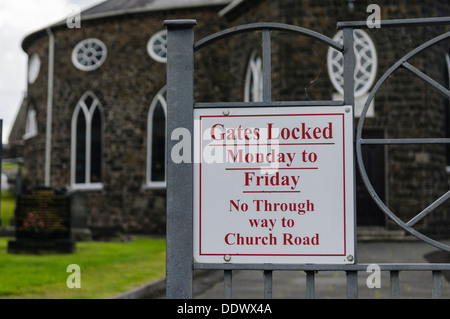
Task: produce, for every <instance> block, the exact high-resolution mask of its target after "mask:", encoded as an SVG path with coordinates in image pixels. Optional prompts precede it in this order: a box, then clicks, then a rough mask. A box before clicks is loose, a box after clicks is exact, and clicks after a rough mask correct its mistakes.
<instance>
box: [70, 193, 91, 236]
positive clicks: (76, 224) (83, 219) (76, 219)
mask: <svg viewBox="0 0 450 319" xmlns="http://www.w3.org/2000/svg"><path fill="white" fill-rule="evenodd" d="M70 215H71V217H70V226H71V233H72V238H73V239H74V240H76V241H86V240H92V232H91V230H90V229H89V228H88V216H89V198H88V196H87V195H86V193H85V192H78V191H77V192H73V193H71V194H70Z"/></svg>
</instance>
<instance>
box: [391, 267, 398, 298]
mask: <svg viewBox="0 0 450 319" xmlns="http://www.w3.org/2000/svg"><path fill="white" fill-rule="evenodd" d="M390 280H391V298H392V299H398V298H399V286H400V277H399V271H398V270H391V271H390Z"/></svg>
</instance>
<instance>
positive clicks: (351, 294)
mask: <svg viewBox="0 0 450 319" xmlns="http://www.w3.org/2000/svg"><path fill="white" fill-rule="evenodd" d="M346 273H347V299H357V298H358V271H347V272H346Z"/></svg>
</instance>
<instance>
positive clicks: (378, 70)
mask: <svg viewBox="0 0 450 319" xmlns="http://www.w3.org/2000/svg"><path fill="white" fill-rule="evenodd" d="M372 2H373V1H354V0H345V1H335V0H315V1H312V0H251V1H249V0H234V1H231V0H134V1H125V0H108V1H105V2H103V3H101V4H99V5H97V6H94V7H92V8H89V9H87V10H85V11H83V12H81V20H80V22H81V27H80V28H77V27H69V26H68V24H67V23H66V21H61V22H60V23H56V24H54V25H51V26H49V27H47V28H44V29H42V30H38V31H36V32H34V33H32V34H29V35H28V36H27V37H26V38H25V39H24V40H23V43H22V47H23V50H24V51H25V52H26V53H27V54H28V57H29V65H28V66H29V68H28V91H27V97H26V100H25V101H24V103H23V105H22V110H21V113H20V114H24V115H23V116H22V117H21V118H20V119H19V117H18V119H17V121H16V131H17V127H22V138H21V143H22V147H23V156H24V170H23V172H24V175H23V186H24V188H34V187H37V186H42V185H45V186H49V187H54V188H57V189H65V190H66V191H68V192H69V193H71V194H73V195H74V197H76V198H78V200H79V201H80V203H81V205H82V207H83V209H84V210H85V213H86V214H85V216H86V223H87V225H88V227H90V228H91V229H92V230H95V229H101V228H117V229H121V230H122V231H123V232H128V233H145V234H164V233H165V204H166V202H165V198H166V197H165V187H166V182H165V166H166V165H165V162H166V156H165V151H166V150H165V137H166V131H165V127H166V123H165V118H166V109H167V104H166V98H165V83H166V53H167V52H166V51H167V48H166V30H165V28H164V27H163V21H164V20H168V19H184V18H186V19H196V20H197V22H198V24H197V26H196V27H195V36H196V40H199V39H201V38H203V37H205V36H207V35H210V34H212V33H214V32H217V31H219V30H223V29H226V28H229V27H232V26H236V25H240V24H246V23H252V22H267V21H269V22H280V23H286V24H292V25H296V26H301V27H304V28H308V29H311V30H314V31H317V32H319V33H322V34H324V35H326V36H328V37H330V38H334V39H336V40H339V39H340V38H341V37H342V33H341V32H339V31H338V30H337V28H336V25H337V22H339V21H355V20H361V21H365V20H366V19H367V17H368V15H369V13H367V11H366V9H367V6H368V5H369V4H371V3H372ZM377 4H378V5H379V6H380V8H381V18H382V19H401V18H418V17H435V16H450V3H448V2H447V1H438V0H426V1H418V0H413V1H393V0H382V1H377ZM449 27H450V26H447V27H443V26H434V27H414V28H409V29H405V28H392V29H386V30H384V29H382V28H381V29H367V30H358V31H357V32H355V39H356V44H355V51H356V55H357V70H356V71H357V72H356V73H355V79H356V87H355V97H356V104H357V113H358V110H360V108H361V106H362V105H363V104H364V102H365V100H366V99H367V96H368V94H369V93H370V90H371V89H372V88H373V85H374V83H376V81H377V80H378V79H379V78H380V77H381V76H382V75H383V73H384V72H386V70H387V69H388V68H389V67H390V66H391V65H392V64H394V63H395V62H397V60H398V59H399V58H401V57H402V56H403V55H405V54H406V53H408V52H409V51H410V50H412V49H414V48H415V47H417V46H418V45H420V44H422V43H424V42H425V41H427V40H428V39H430V38H432V37H434V36H436V35H438V34H441V33H443V32H444V31H448V30H449ZM449 54H450V43H448V41H447V42H445V41H444V42H443V43H440V44H439V45H437V46H435V47H433V48H432V49H430V50H427V51H426V52H424V53H422V54H420V55H418V56H417V57H416V58H415V59H414V61H412V62H413V63H414V65H415V66H416V67H418V68H419V69H421V70H422V71H423V72H425V73H426V74H428V75H430V76H431V77H433V78H434V79H435V80H436V81H438V82H439V83H441V84H442V85H444V86H446V87H447V88H448V87H449V69H450V57H449ZM261 56H262V54H261V42H260V36H259V35H258V34H254V33H245V34H240V35H238V36H236V37H234V38H230V39H227V40H222V41H219V42H217V43H216V44H214V45H213V46H212V47H210V48H208V49H205V50H201V52H199V53H198V54H197V55H196V57H195V59H196V60H195V63H196V64H195V69H196V77H195V88H196V92H195V99H196V101H197V102H219V101H259V100H261V87H262V85H261V83H262V82H261V81H262V77H261V63H262V62H261ZM342 87H343V74H342V57H341V56H340V55H339V54H337V53H336V52H333V51H332V50H329V48H328V47H327V46H326V45H323V44H321V43H317V41H313V40H312V39H309V38H306V37H302V36H299V35H295V34H287V33H284V32H274V34H273V35H272V95H273V100H283V101H284V100H288V101H289V100H291V101H303V100H323V101H327V100H333V99H339V98H340V96H341V95H342V90H343V89H342ZM341 99H342V98H341ZM449 118H450V114H449V101H448V100H446V99H444V98H443V97H442V96H441V95H439V94H437V93H436V92H435V91H434V90H433V89H431V88H428V87H427V86H426V85H425V84H424V83H423V82H422V81H421V80H419V79H417V78H414V77H413V76H411V74H410V73H408V71H404V70H402V71H400V72H397V73H396V74H394V75H393V76H392V77H391V78H390V79H389V81H388V82H387V83H386V85H385V87H383V88H382V89H381V90H380V92H379V93H378V94H377V95H376V97H375V99H374V101H373V104H372V105H371V107H370V109H369V112H368V116H367V119H366V121H365V127H364V133H363V134H364V136H365V137H369V138H396V137H450V124H449ZM357 122H358V114H357V116H356V119H355V123H357ZM364 156H365V163H366V170H367V172H368V174H369V177H370V179H371V182H372V184H373V185H374V188H375V189H376V191H377V193H378V194H379V195H380V197H381V198H382V199H383V200H384V201H385V203H387V205H388V206H389V207H390V208H392V210H393V211H394V212H396V213H397V216H399V217H400V218H401V219H402V220H405V221H408V220H409V219H411V218H412V217H414V216H415V215H416V214H418V213H419V212H420V211H422V210H423V209H424V208H426V207H427V206H428V205H430V204H431V203H432V202H433V201H434V200H436V199H437V198H438V197H440V196H441V195H442V194H444V193H445V192H447V190H448V185H449V181H450V180H449V174H450V151H449V149H448V148H446V146H445V145H439V146H429V145H422V146H421V145H411V146H404V145H403V146H398V145H389V146H384V145H372V146H365V148H364ZM357 185H358V186H357V208H358V213H357V214H358V225H359V226H360V227H361V228H363V227H364V228H366V227H369V228H372V229H378V230H380V229H381V230H383V231H385V232H388V231H390V230H395V229H398V227H396V226H395V225H394V224H393V223H392V222H390V221H389V220H388V219H387V218H386V217H385V216H384V214H383V213H382V212H380V211H379V209H378V207H377V206H376V205H375V204H374V203H373V201H372V200H371V199H370V198H369V197H370V196H369V195H368V194H367V192H366V191H365V188H364V186H363V185H362V183H361V181H360V180H359V179H358V183H357ZM447 210H448V209H446V207H445V205H444V206H442V207H441V208H440V209H439V211H436V212H435V213H433V214H431V215H429V216H428V217H427V218H425V219H423V220H422V221H421V222H420V223H419V224H418V225H417V229H419V230H420V231H423V232H425V233H427V234H431V235H433V236H436V237H442V236H445V235H448V234H449V232H448V230H449V229H450V213H449V212H448V211H447Z"/></svg>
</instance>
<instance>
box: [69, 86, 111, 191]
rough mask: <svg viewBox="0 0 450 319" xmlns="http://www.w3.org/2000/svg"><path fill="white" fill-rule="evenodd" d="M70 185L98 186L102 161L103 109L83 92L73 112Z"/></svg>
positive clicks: (88, 93) (92, 96)
mask: <svg viewBox="0 0 450 319" xmlns="http://www.w3.org/2000/svg"><path fill="white" fill-rule="evenodd" d="M71 153H72V164H71V181H72V187H73V188H81V189H83V188H84V189H100V188H101V187H102V184H101V182H102V170H103V167H102V162H103V111H102V106H101V104H100V101H99V100H98V98H97V97H96V96H95V95H94V94H93V93H91V92H86V93H85V94H84V95H83V96H82V97H81V99H80V100H79V101H78V103H77V106H76V107H75V110H74V112H73V116H72V147H71Z"/></svg>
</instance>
